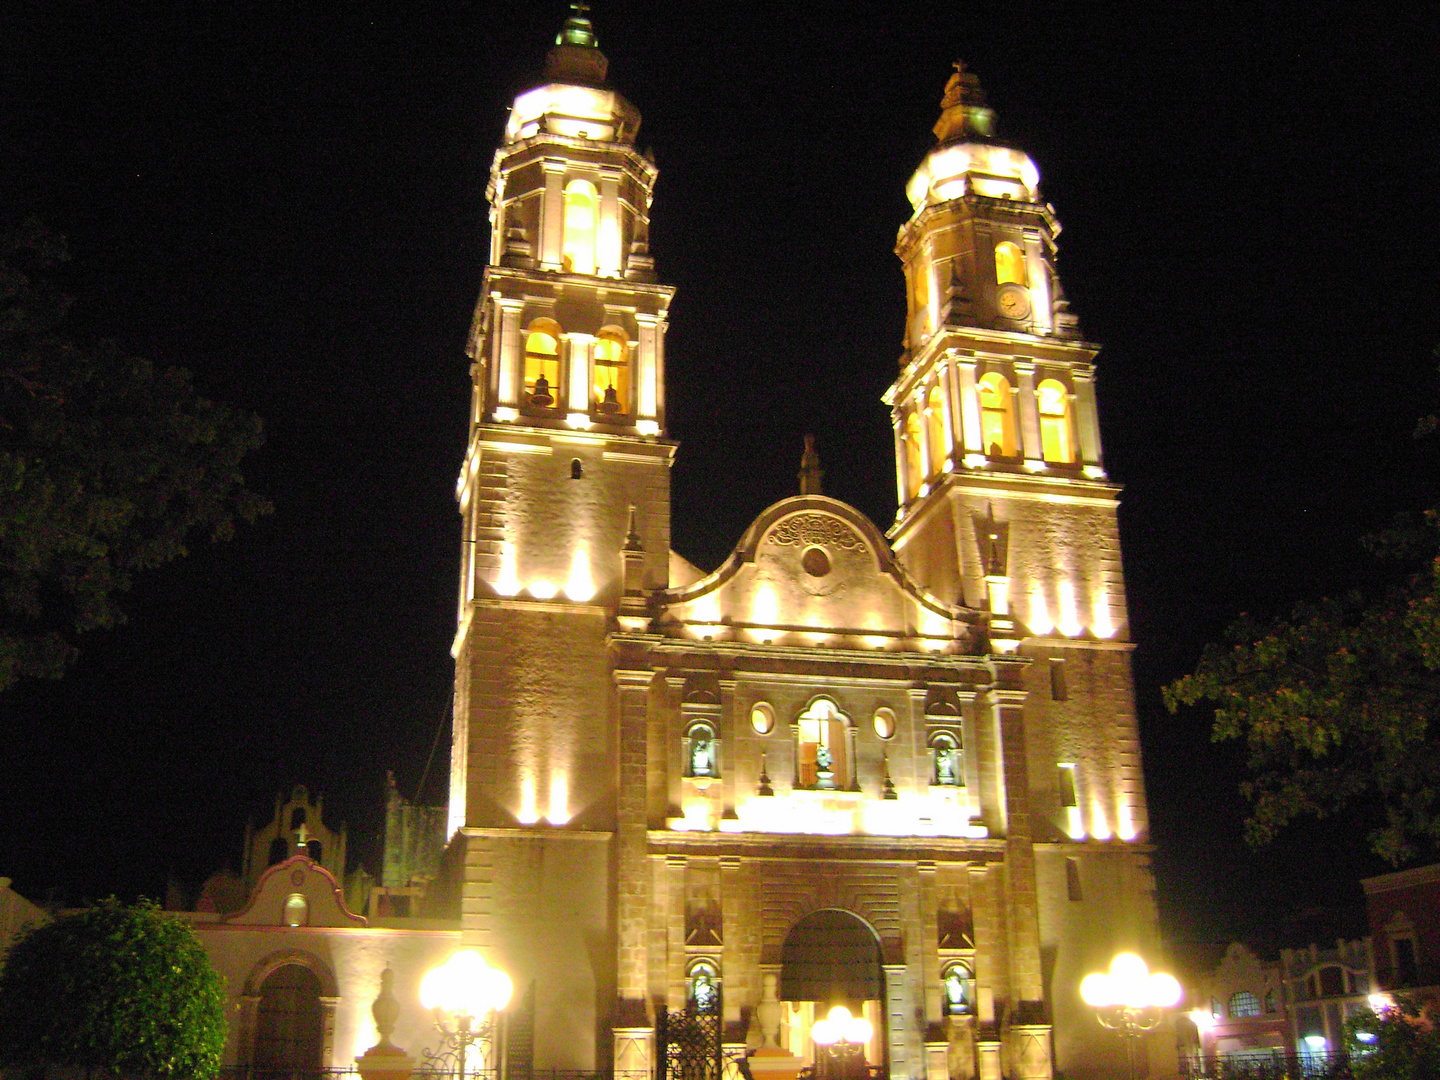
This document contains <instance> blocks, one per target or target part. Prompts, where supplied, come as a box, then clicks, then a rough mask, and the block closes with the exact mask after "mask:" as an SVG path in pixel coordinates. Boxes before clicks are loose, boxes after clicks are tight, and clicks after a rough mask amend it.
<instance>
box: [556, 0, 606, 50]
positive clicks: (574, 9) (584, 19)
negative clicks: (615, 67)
mask: <svg viewBox="0 0 1440 1080" xmlns="http://www.w3.org/2000/svg"><path fill="white" fill-rule="evenodd" d="M589 15H590V5H589V4H587V3H585V0H571V4H570V17H569V18H568V19H566V20H565V25H564V26H562V27H561V28H560V33H558V34H556V35H555V44H556V45H580V46H582V47H584V48H590V49H598V48H599V47H600V42H599V39H597V38H596V37H595V27H594V26H593V25H591V23H590V18H589Z"/></svg>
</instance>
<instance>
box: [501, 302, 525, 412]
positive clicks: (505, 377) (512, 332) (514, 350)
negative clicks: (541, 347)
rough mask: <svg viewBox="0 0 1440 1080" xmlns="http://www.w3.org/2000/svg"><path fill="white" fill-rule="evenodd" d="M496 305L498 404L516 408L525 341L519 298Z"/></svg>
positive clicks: (520, 389)
mask: <svg viewBox="0 0 1440 1080" xmlns="http://www.w3.org/2000/svg"><path fill="white" fill-rule="evenodd" d="M495 307H496V309H497V311H498V314H499V320H498V321H499V323H500V325H499V327H498V328H497V330H496V333H495V342H496V355H495V404H497V405H502V406H507V407H509V408H512V409H513V408H516V407H517V406H518V405H519V404H520V394H521V393H522V392H523V391H524V379H525V373H524V371H523V370H521V353H522V351H523V348H524V346H523V343H522V342H521V340H520V312H521V309H522V307H523V305H522V304H521V302H520V301H519V300H504V299H498V300H496V301H495Z"/></svg>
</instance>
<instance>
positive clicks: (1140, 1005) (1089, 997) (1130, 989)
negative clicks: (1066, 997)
mask: <svg viewBox="0 0 1440 1080" xmlns="http://www.w3.org/2000/svg"><path fill="white" fill-rule="evenodd" d="M1182 994H1183V992H1182V991H1181V989H1180V983H1179V982H1178V981H1176V979H1175V977H1174V976H1173V975H1166V974H1164V973H1163V972H1156V973H1154V974H1151V972H1150V968H1149V966H1148V965H1147V964H1146V963H1145V961H1144V960H1142V959H1140V957H1138V956H1136V955H1135V954H1134V953H1121V954H1120V955H1119V956H1117V957H1115V959H1114V960H1112V961H1110V971H1109V973H1107V974H1099V973H1096V974H1094V975H1086V976H1085V978H1084V979H1083V980H1082V981H1081V983H1080V997H1081V999H1082V1000H1083V1001H1084V1002H1085V1004H1086V1005H1089V1006H1091V1007H1092V1008H1096V1009H1105V1008H1113V1007H1116V1006H1119V1007H1121V1008H1126V1009H1169V1008H1173V1007H1174V1006H1176V1005H1178V1004H1179V1003H1180V998H1181V996H1182Z"/></svg>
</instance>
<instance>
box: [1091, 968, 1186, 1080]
mask: <svg viewBox="0 0 1440 1080" xmlns="http://www.w3.org/2000/svg"><path fill="white" fill-rule="evenodd" d="M1080 997H1081V998H1082V999H1083V1000H1084V1002H1085V1004H1086V1005H1089V1006H1091V1007H1092V1008H1093V1009H1094V1010H1095V1014H1096V1016H1098V1017H1099V1018H1100V1023H1101V1024H1102V1025H1103V1026H1105V1027H1107V1028H1110V1029H1111V1030H1112V1031H1118V1032H1119V1033H1120V1035H1121V1037H1122V1038H1123V1039H1124V1040H1125V1059H1126V1062H1127V1064H1128V1066H1129V1073H1128V1075H1129V1077H1130V1080H1135V1051H1136V1049H1137V1048H1138V1047H1139V1044H1140V1040H1141V1039H1142V1038H1144V1037H1145V1034H1146V1032H1149V1031H1153V1030H1154V1029H1155V1026H1156V1025H1157V1024H1159V1023H1160V1017H1161V1015H1162V1013H1161V1010H1162V1009H1170V1008H1173V1007H1175V1006H1176V1005H1178V1004H1179V1003H1180V997H1181V990H1180V984H1179V983H1178V982H1176V981H1175V977H1174V976H1173V975H1166V974H1163V973H1161V972H1155V973H1154V974H1151V972H1150V968H1149V967H1148V966H1146V964H1145V961H1144V960H1141V959H1140V957H1138V956H1136V955H1135V954H1134V953H1121V954H1120V955H1119V956H1117V957H1115V959H1114V960H1112V961H1110V971H1109V972H1108V973H1099V972H1097V973H1095V974H1093V975H1086V976H1085V978H1084V979H1083V980H1081V983H1080Z"/></svg>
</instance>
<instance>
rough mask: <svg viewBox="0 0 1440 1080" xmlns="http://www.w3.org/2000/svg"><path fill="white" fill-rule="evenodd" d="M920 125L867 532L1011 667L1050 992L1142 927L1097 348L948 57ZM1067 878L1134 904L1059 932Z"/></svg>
mask: <svg viewBox="0 0 1440 1080" xmlns="http://www.w3.org/2000/svg"><path fill="white" fill-rule="evenodd" d="M934 132H935V136H936V144H935V146H934V148H933V149H932V150H931V151H930V152H929V153H928V154H927V155H926V157H925V159H924V160H923V161H922V162H921V164H920V166H919V168H917V169H916V170H915V173H914V175H913V176H912V177H911V179H910V182H909V184H908V185H907V188H906V194H907V195H908V196H909V200H910V204H911V206H912V208H913V213H912V216H911V218H910V220H909V221H907V222H906V223H905V224H904V225H902V226H901V227H900V231H899V238H898V242H897V245H896V249H895V250H896V254H898V255H899V257H900V259H901V261H902V262H903V263H904V267H905V277H906V284H907V291H908V305H907V323H906V327H905V337H904V351H903V352H902V354H901V357H900V374H899V376H898V378H896V380H895V382H894V384H893V385H892V386H891V387H890V389H889V390H888V391H887V393H886V395H885V401H886V403H887V404H889V405H890V406H891V415H892V418H893V421H894V427H895V453H896V470H897V484H898V488H899V504H900V505H899V509H898V511H897V513H896V520H895V525H894V526H893V527H892V528H891V530H890V532H889V536H890V538H891V540H892V543H893V545H894V548H895V552H896V554H897V556H898V557H899V558H900V560H901V562H902V563H903V564H904V566H905V567H906V569H907V570H908V571H909V572H910V573H911V574H912V575H913V576H914V577H915V579H916V580H917V581H919V582H920V583H921V584H922V585H924V586H925V587H926V588H928V589H929V590H930V591H931V592H933V593H934V594H935V595H937V596H940V597H943V598H945V599H947V600H950V601H952V602H957V603H960V604H963V605H967V606H970V607H976V608H982V609H986V610H988V611H989V613H990V649H991V651H992V652H993V653H996V654H1001V653H1004V654H1010V655H1012V656H1014V657H1015V658H1016V659H1019V660H1024V661H1028V664H1027V665H1026V667H1025V673H1026V674H1025V686H1026V690H1027V694H1026V707H1025V723H1026V732H1027V734H1026V738H1027V741H1030V742H1032V743H1035V744H1036V747H1037V748H1038V746H1041V745H1043V746H1045V747H1046V754H1045V757H1046V758H1049V760H1032V761H1031V762H1030V767H1029V775H1028V777H1027V778H1026V780H1027V784H1028V788H1029V797H1030V802H1031V805H1032V806H1033V807H1034V808H1035V813H1034V814H1033V820H1032V823H1031V829H1032V833H1033V835H1034V839H1035V841H1036V842H1037V853H1038V854H1037V868H1036V874H1037V878H1038V885H1039V894H1040V897H1041V902H1040V904H1039V910H1038V915H1039V919H1040V934H1041V942H1042V948H1044V947H1047V942H1056V943H1059V945H1060V951H1059V956H1060V958H1061V959H1060V961H1059V965H1060V967H1059V968H1057V970H1056V971H1054V972H1053V974H1052V977H1051V978H1052V985H1053V986H1055V987H1068V986H1073V985H1076V984H1078V980H1079V976H1080V975H1081V974H1083V972H1081V971H1079V970H1078V966H1077V968H1076V970H1071V966H1072V965H1078V964H1079V963H1080V961H1081V958H1083V957H1084V954H1085V952H1086V950H1087V949H1088V948H1091V947H1092V944H1093V947H1094V948H1095V949H1097V950H1103V948H1104V947H1106V945H1107V944H1110V942H1107V941H1102V940H1101V939H1102V938H1106V937H1108V938H1110V939H1111V941H1113V942H1116V943H1118V942H1120V941H1135V940H1141V941H1143V940H1147V939H1149V940H1153V935H1154V930H1153V926H1154V913H1153V906H1151V905H1150V904H1149V902H1148V900H1147V899H1146V898H1148V895H1149V893H1148V890H1150V889H1153V882H1151V879H1150V876H1149V870H1148V861H1149V856H1148V848H1147V847H1146V840H1147V835H1146V834H1147V818H1146V806H1145V792H1144V784H1143V778H1142V775H1141V768H1140V752H1139V738H1138V731H1137V727H1136V720H1135V706H1134V692H1133V685H1132V678H1131V673H1130V650H1131V648H1132V646H1131V645H1130V644H1129V642H1128V624H1127V617H1126V605H1125V586H1124V579H1123V576H1122V572H1121V563H1120V545H1119V537H1118V531H1117V527H1116V508H1117V505H1118V500H1119V494H1120V490H1119V488H1118V487H1117V486H1116V485H1114V484H1113V483H1111V482H1110V481H1109V480H1108V479H1107V476H1106V473H1105V468H1104V463H1103V458H1102V456H1101V449H1100V433H1099V424H1098V420H1097V416H1096V405H1095V390H1094V380H1095V368H1094V360H1095V357H1096V354H1097V353H1098V351H1099V349H1098V346H1095V345H1093V344H1089V343H1087V342H1086V341H1085V340H1084V339H1083V338H1082V337H1081V336H1080V332H1079V327H1078V323H1077V320H1076V317H1075V316H1074V315H1073V314H1072V313H1071V312H1070V310H1069V306H1068V304H1067V303H1066V301H1065V298H1064V292H1063V290H1062V289H1061V286H1060V278H1059V275H1058V273H1057V269H1056V243H1055V241H1056V237H1057V236H1058V235H1059V233H1060V223H1059V221H1058V220H1057V219H1056V217H1055V211H1054V208H1053V207H1051V206H1050V205H1049V204H1048V203H1046V202H1045V201H1044V200H1043V199H1042V197H1041V194H1040V187H1039V184H1040V176H1039V170H1038V169H1037V168H1036V166H1035V164H1034V162H1033V161H1031V159H1030V158H1029V157H1028V156H1027V155H1026V154H1024V153H1022V152H1021V151H1019V150H1017V149H1014V148H1013V147H1011V146H1008V145H1006V144H1005V143H1003V142H1001V141H999V140H997V138H996V135H995V116H994V113H993V112H992V111H991V110H990V109H989V108H988V107H987V105H986V102H985V97H984V94H983V92H982V91H981V88H980V84H979V80H978V79H977V78H976V76H975V75H974V74H972V73H971V72H968V71H966V70H965V68H964V65H963V64H958V63H957V64H956V65H955V73H954V74H953V75H952V76H951V77H950V79H949V82H948V84H947V85H946V87H945V95H944V98H943V101H942V103H941V114H940V119H939V120H938V122H937V123H936V124H935V127H934ZM1037 740H1038V741H1037ZM1116 842H1119V843H1118V844H1117V843H1116ZM1050 845H1054V846H1050ZM1058 852H1064V853H1065V855H1064V858H1063V859H1062V858H1060V857H1059V855H1057V854H1056V853H1058ZM1102 868H1103V869H1102ZM1082 871H1083V874H1084V875H1092V874H1098V875H1099V877H1098V879H1097V880H1109V881H1120V882H1123V881H1130V882H1132V883H1134V886H1136V887H1138V888H1134V889H1132V888H1131V887H1130V886H1127V887H1125V889H1121V892H1125V891H1126V890H1127V889H1130V890H1131V891H1129V892H1128V893H1127V895H1129V896H1133V897H1136V898H1137V900H1136V902H1135V903H1134V906H1133V910H1131V908H1130V901H1127V905H1126V909H1125V910H1120V909H1118V908H1117V909H1115V911H1114V913H1113V916H1112V919H1111V922H1110V923H1109V924H1108V925H1106V926H1103V927H1102V926H1098V925H1097V926H1094V927H1092V928H1091V930H1090V931H1088V932H1086V933H1081V932H1080V931H1079V929H1078V928H1070V929H1066V927H1065V925H1064V923H1065V919H1066V918H1067V917H1068V916H1067V915H1066V914H1065V911H1066V909H1065V907H1064V905H1059V906H1054V905H1053V904H1050V902H1049V901H1047V900H1046V897H1050V898H1054V897H1055V896H1063V895H1064V894H1065V889H1066V886H1065V884H1064V883H1065V881H1066V879H1067V876H1069V878H1070V883H1071V885H1075V883H1076V882H1078V881H1079V880H1080V879H1079V877H1078V876H1076V875H1077V874H1078V873H1080V872H1082ZM1047 878H1053V879H1054V881H1055V882H1056V883H1057V884H1056V885H1053V886H1052V885H1050V884H1047ZM1147 883H1148V884H1147ZM1117 888H1119V886H1117ZM1076 889H1078V885H1075V888H1072V889H1071V890H1070V891H1071V892H1072V893H1073V892H1075V891H1076ZM1047 906H1048V907H1049V910H1047ZM1087 933H1088V936H1087ZM1101 959H1103V958H1102V957H1101V956H1100V955H1099V953H1098V952H1097V956H1096V958H1095V960H1096V962H1098V961H1099V960H1101ZM1100 967H1102V968H1103V964H1100ZM1060 968H1063V969H1064V970H1061V969H1060ZM1081 1008H1082V1007H1081V1006H1080V1005H1079V1002H1078V999H1075V998H1074V995H1073V994H1065V993H1056V994H1055V995H1054V998H1053V1009H1054V1019H1055V1032H1056V1051H1057V1055H1058V1060H1060V1061H1061V1062H1062V1063H1063V1062H1065V1061H1066V1059H1067V1058H1069V1057H1071V1055H1072V1054H1073V1053H1076V1052H1078V1051H1077V1050H1076V1049H1075V1048H1073V1047H1072V1046H1071V1045H1068V1043H1069V1040H1070V1039H1071V1038H1072V1037H1073V1036H1071V1035H1069V1034H1067V1033H1068V1032H1074V1031H1078V1030H1081V1029H1083V1027H1084V1024H1085V1022H1086V1019H1087V1018H1086V1016H1085V1015H1084V1014H1083V1012H1082V1011H1079V1010H1081ZM1072 1013H1073V1015H1072ZM1076 1045H1077V1046H1078V1044H1076Z"/></svg>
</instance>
